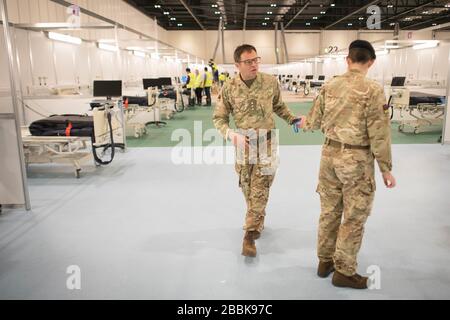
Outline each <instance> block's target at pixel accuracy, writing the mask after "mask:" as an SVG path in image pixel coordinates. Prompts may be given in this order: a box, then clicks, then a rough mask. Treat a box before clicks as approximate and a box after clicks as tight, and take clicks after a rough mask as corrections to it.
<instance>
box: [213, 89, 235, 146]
mask: <svg viewBox="0 0 450 320" xmlns="http://www.w3.org/2000/svg"><path fill="white" fill-rule="evenodd" d="M226 88H227V87H226V86H223V88H222V90H221V91H220V93H219V95H218V96H217V102H216V107H215V109H214V113H213V123H214V126H215V127H216V129H217V130H218V131H219V132H220V134H221V135H222V136H223V137H224V138H225V139H227V132H228V130H229V129H230V113H231V110H232V108H231V104H230V101H229V95H228V92H227V89H226Z"/></svg>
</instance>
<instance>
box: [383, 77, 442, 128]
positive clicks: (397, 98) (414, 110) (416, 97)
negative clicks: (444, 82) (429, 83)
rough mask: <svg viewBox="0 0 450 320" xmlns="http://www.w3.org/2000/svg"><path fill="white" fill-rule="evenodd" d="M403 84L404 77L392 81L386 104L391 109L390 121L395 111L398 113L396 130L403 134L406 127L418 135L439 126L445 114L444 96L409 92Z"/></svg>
mask: <svg viewBox="0 0 450 320" xmlns="http://www.w3.org/2000/svg"><path fill="white" fill-rule="evenodd" d="M404 82H405V77H394V78H393V79H392V83H391V92H390V97H389V102H388V104H389V106H390V108H391V119H392V118H393V116H394V111H395V110H397V111H399V113H400V120H399V127H398V130H399V131H400V132H404V131H405V128H406V127H411V128H412V130H413V132H414V133H415V134H418V133H421V132H424V131H430V129H431V130H434V128H435V127H436V126H441V125H442V123H443V119H444V114H445V105H446V98H445V96H442V95H436V94H430V93H425V92H420V91H411V90H410V89H409V88H406V87H404ZM405 112H406V113H407V114H408V115H409V117H408V118H409V119H406V117H405V115H404V113H405ZM439 130H441V129H440V128H439Z"/></svg>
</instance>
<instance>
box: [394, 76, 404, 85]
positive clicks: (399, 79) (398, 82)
mask: <svg viewBox="0 0 450 320" xmlns="http://www.w3.org/2000/svg"><path fill="white" fill-rule="evenodd" d="M405 80H406V77H393V78H392V82H391V87H403V86H404V85H405Z"/></svg>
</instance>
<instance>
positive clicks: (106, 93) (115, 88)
mask: <svg viewBox="0 0 450 320" xmlns="http://www.w3.org/2000/svg"><path fill="white" fill-rule="evenodd" d="M93 87H94V97H107V98H111V97H121V96H122V80H94V86H93Z"/></svg>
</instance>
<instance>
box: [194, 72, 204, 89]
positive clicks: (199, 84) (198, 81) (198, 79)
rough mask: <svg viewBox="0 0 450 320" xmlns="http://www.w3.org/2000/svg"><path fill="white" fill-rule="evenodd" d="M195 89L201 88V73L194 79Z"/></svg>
mask: <svg viewBox="0 0 450 320" xmlns="http://www.w3.org/2000/svg"><path fill="white" fill-rule="evenodd" d="M195 88H203V73H199V74H198V76H196V77H195Z"/></svg>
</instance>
